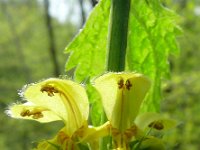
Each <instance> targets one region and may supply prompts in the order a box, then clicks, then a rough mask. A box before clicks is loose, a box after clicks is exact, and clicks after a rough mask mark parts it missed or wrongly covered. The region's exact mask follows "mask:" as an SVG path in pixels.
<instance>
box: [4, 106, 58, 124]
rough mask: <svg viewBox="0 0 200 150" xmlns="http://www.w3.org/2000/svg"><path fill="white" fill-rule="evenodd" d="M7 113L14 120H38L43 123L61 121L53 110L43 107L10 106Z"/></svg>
mask: <svg viewBox="0 0 200 150" xmlns="http://www.w3.org/2000/svg"><path fill="white" fill-rule="evenodd" d="M7 113H8V114H9V115H10V116H11V117H14V118H19V119H29V120H36V121H39V122H42V123H43V122H52V121H57V120H61V118H59V117H58V116H57V115H56V114H55V113H54V112H52V111H51V110H49V109H47V108H44V107H41V106H34V105H30V104H29V103H25V104H21V105H13V106H10V108H9V111H7Z"/></svg>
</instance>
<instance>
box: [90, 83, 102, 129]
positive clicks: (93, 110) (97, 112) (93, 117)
mask: <svg viewBox="0 0 200 150" xmlns="http://www.w3.org/2000/svg"><path fill="white" fill-rule="evenodd" d="M86 91H87V94H88V99H89V102H90V116H89V118H90V121H91V123H92V125H93V126H99V125H100V124H101V114H102V112H103V106H102V103H101V96H100V95H99V93H98V92H97V90H96V89H95V88H94V87H93V86H92V85H91V83H89V84H87V87H86Z"/></svg>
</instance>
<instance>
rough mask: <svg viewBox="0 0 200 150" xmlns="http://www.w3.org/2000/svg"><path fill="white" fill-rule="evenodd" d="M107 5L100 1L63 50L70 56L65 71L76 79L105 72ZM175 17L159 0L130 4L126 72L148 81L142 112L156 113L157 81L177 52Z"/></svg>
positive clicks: (167, 74) (167, 68)
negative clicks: (149, 84) (70, 71)
mask: <svg viewBox="0 0 200 150" xmlns="http://www.w3.org/2000/svg"><path fill="white" fill-rule="evenodd" d="M109 8H110V1H109V0H101V1H100V2H99V4H98V5H97V6H96V7H95V8H94V10H93V11H92V13H91V15H90V16H89V18H88V21H87V22H86V25H85V26H84V28H83V30H81V32H80V33H79V34H78V35H77V36H76V37H75V39H74V40H73V41H72V43H70V45H69V46H67V48H66V52H70V53H71V54H70V57H69V60H68V61H67V65H66V70H69V69H71V68H73V67H76V72H75V76H76V79H77V80H79V81H82V80H83V79H84V78H86V77H87V76H90V77H94V76H96V75H99V74H102V73H103V72H105V71H106V70H105V69H106V53H107V52H106V44H107V36H108V23H109V21H108V19H109V15H110V11H109ZM175 20H177V16H176V14H175V13H174V12H172V11H170V10H169V9H167V8H165V7H163V6H162V5H161V3H160V1H159V0H154V1H149V0H148V1H147V0H146V1H145V0H132V1H131V8H130V18H129V28H128V43H127V44H128V45H127V55H126V70H127V71H137V72H140V73H143V74H145V75H146V76H148V77H149V78H150V79H151V81H152V88H151V90H150V94H149V96H148V98H147V99H145V102H144V103H143V105H142V109H141V111H142V112H147V111H159V109H160V100H161V90H160V87H161V80H162V79H163V78H166V77H169V63H168V57H169V55H170V54H177V53H178V52H179V49H178V46H177V43H176V34H177V33H178V32H180V29H179V28H178V27H177V26H176V23H175Z"/></svg>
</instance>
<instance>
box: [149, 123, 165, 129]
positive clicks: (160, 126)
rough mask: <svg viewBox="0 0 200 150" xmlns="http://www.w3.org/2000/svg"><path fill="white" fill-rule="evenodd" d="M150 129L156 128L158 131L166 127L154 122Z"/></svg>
mask: <svg viewBox="0 0 200 150" xmlns="http://www.w3.org/2000/svg"><path fill="white" fill-rule="evenodd" d="M149 127H150V128H155V129H157V130H162V129H163V128H164V125H163V123H162V122H160V121H156V122H152V123H150V124H149Z"/></svg>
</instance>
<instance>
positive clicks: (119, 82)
mask: <svg viewBox="0 0 200 150" xmlns="http://www.w3.org/2000/svg"><path fill="white" fill-rule="evenodd" d="M117 84H118V88H119V89H121V88H123V87H124V80H123V79H122V78H121V79H120V80H119V81H118V83H117Z"/></svg>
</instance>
